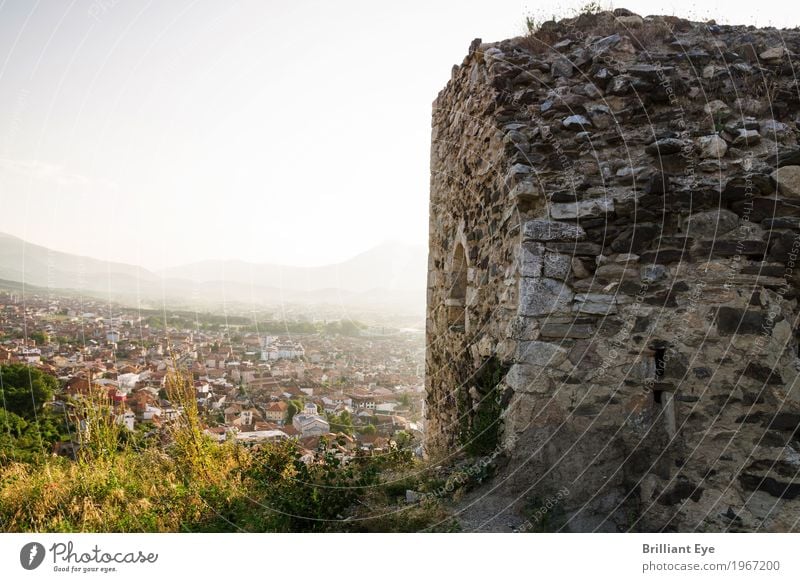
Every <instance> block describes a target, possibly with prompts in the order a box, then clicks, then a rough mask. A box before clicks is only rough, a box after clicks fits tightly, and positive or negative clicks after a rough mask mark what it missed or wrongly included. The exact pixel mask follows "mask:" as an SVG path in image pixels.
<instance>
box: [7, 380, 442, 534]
mask: <svg viewBox="0 0 800 582" xmlns="http://www.w3.org/2000/svg"><path fill="white" fill-rule="evenodd" d="M6 371H7V372H8V370H7V369H6ZM5 377H10V375H9V374H6V375H5ZM188 386H189V384H188V383H187V382H186V380H185V379H183V378H182V377H181V376H180V375H175V376H173V377H172V378H171V379H170V383H169V385H168V392H169V393H170V396H171V399H172V400H173V401H174V402H179V403H180V405H181V406H182V407H183V408H184V415H183V416H182V417H181V420H180V421H179V422H176V423H174V424H172V425H170V427H169V428H168V430H167V431H166V433H165V434H162V435H160V436H159V438H153V437H150V438H149V439H147V438H141V437H139V436H137V435H135V434H132V433H129V432H128V431H126V430H125V429H123V428H122V427H120V426H119V425H117V424H116V423H114V422H113V421H111V420H109V419H110V418H111V417H110V415H108V414H107V411H104V409H103V405H102V403H97V402H95V403H93V405H91V406H88V405H87V406H85V408H84V409H83V411H82V418H83V419H84V423H85V426H88V427H89V430H88V431H87V433H88V435H87V436H86V437H85V438H84V441H83V442H82V447H81V450H80V453H79V455H78V458H77V459H76V460H70V459H67V458H61V457H55V456H52V455H49V454H46V452H44V451H42V452H39V453H37V454H34V453H32V452H31V450H30V448H28V449H24V450H23V449H19V448H14V447H12V448H10V447H9V443H11V444H16V443H17V442H18V441H19V438H29V439H30V438H32V436H33V433H31V434H28V433H27V430H30V427H29V426H27V425H26V427H25V430H24V431H23V433H22V436H21V437H19V438H18V439H17V440H16V441H15V440H14V435H13V434H8V433H7V434H6V441H5V446H4V447H2V448H0V530H3V531H36V532H163V531H183V532H211V531H213V532H233V531H247V532H259V531H275V532H305V531H312V532H313V531H420V530H424V529H426V528H427V529H431V530H442V529H448V530H449V529H453V527H454V526H453V525H452V524H451V523H450V522H449V521H448V519H447V515H446V513H445V512H444V510H443V509H442V508H441V506H440V505H439V503H438V500H436V499H435V498H433V499H427V500H425V501H420V502H415V503H412V504H409V503H406V499H405V492H406V489H408V488H412V489H417V490H420V491H424V490H425V489H426V487H431V488H432V487H434V486H435V484H433V483H428V484H426V483H425V482H424V481H423V480H422V478H421V477H420V476H419V475H422V474H424V473H425V472H424V471H423V470H422V469H423V467H421V466H420V463H421V462H420V461H419V460H416V459H414V458H413V455H412V454H411V452H410V451H409V450H406V449H404V448H403V447H402V446H396V445H395V446H393V447H392V448H391V450H390V451H388V452H387V453H384V454H382V455H376V456H368V455H356V456H355V458H353V459H351V460H349V461H348V462H347V463H342V462H341V461H340V460H339V458H337V455H336V454H334V453H335V452H336V451H337V449H336V448H335V447H334V445H335V443H327V442H325V441H324V440H323V441H322V442H321V443H320V450H319V451H318V452H317V455H316V458H315V460H313V461H310V462H309V460H308V459H307V458H305V459H303V458H301V450H300V449H299V448H298V446H297V445H296V444H295V443H294V442H291V441H286V442H280V443H270V444H266V445H260V446H257V447H252V448H249V447H245V446H243V445H240V444H237V443H235V442H226V443H222V444H219V443H216V442H213V441H211V440H210V439H209V438H208V437H207V436H206V435H205V434H204V433H203V431H202V425H201V422H200V418H199V415H198V411H197V408H196V406H193V398H190V397H188V395H189V394H190V390H189V389H188ZM34 401H35V400H34ZM37 408H38V410H39V413H40V414H41V413H42V412H43V411H42V408H41V407H39V406H38V405H37ZM31 412H33V409H31ZM8 414H12V413H8ZM19 418H22V417H19ZM22 420H23V421H24V419H22ZM27 442H28V441H25V443H27ZM25 443H23V444H25ZM31 446H32V445H31ZM22 453H24V454H22Z"/></svg>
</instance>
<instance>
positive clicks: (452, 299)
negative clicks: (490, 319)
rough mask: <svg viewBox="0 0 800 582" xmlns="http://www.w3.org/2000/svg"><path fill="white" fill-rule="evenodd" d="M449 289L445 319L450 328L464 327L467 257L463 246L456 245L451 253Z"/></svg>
mask: <svg viewBox="0 0 800 582" xmlns="http://www.w3.org/2000/svg"><path fill="white" fill-rule="evenodd" d="M449 276H450V283H449V284H450V287H449V291H448V294H447V303H446V305H447V319H448V324H449V325H450V326H451V327H456V328H460V329H462V330H463V329H464V328H465V327H466V302H467V255H466V252H465V251H464V245H462V244H461V243H458V244H457V245H456V248H455V251H454V252H453V261H452V263H451V268H450V273H449Z"/></svg>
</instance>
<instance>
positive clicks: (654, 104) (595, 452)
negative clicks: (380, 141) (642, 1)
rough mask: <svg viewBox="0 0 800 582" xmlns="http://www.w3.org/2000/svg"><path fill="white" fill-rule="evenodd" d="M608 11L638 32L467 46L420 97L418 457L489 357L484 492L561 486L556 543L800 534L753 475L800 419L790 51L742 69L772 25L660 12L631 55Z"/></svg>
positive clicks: (470, 419)
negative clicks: (429, 119) (423, 148)
mask: <svg viewBox="0 0 800 582" xmlns="http://www.w3.org/2000/svg"><path fill="white" fill-rule="evenodd" d="M616 17H620V18H625V19H626V20H629V21H630V22H631V26H632V27H635V26H639V24H638V23H639V22H640V18H639V17H637V16H636V15H633V14H631V13H630V12H629V11H624V10H617V11H615V12H614V13H610V12H609V13H600V14H596V15H581V16H579V17H577V18H576V19H575V20H574V21H568V22H562V23H555V22H553V23H547V24H546V26H543V28H544V29H545V30H544V33H546V37H547V46H546V47H539V48H537V47H536V46H534V44H535V43H534V41H533V40H532V39H511V40H507V41H502V42H499V43H492V44H481V43H480V42H479V43H478V44H477V45H475V46H474V47H473V48H472V49H471V50H470V52H469V53H468V55H467V57H466V58H465V60H464V62H463V63H462V65H460V66H458V67H455V68H454V69H453V73H452V76H451V80H450V81H449V82H448V84H447V86H446V87H445V88H444V90H443V91H442V92H441V93H440V94H439V96H438V97H437V99H436V102H435V104H434V107H433V135H432V140H431V205H430V213H431V215H430V228H429V233H430V259H429V270H430V273H429V277H428V289H427V293H428V311H427V318H426V337H427V343H428V350H427V352H426V380H425V382H426V389H427V392H428V396H427V406H426V411H427V414H428V418H427V422H426V439H427V441H428V442H427V444H426V446H427V447H428V449H429V450H430V451H437V450H438V451H440V452H446V453H448V454H449V453H452V452H455V451H457V450H458V448H459V446H460V445H461V442H460V439H461V437H462V435H463V434H464V431H467V432H469V429H471V428H475V427H474V426H473V425H472V423H474V422H475V421H476V419H480V418H481V416H480V415H477V414H475V412H477V411H476V410H475V409H474V408H472V409H470V408H467V409H465V408H464V406H465V404H464V403H465V402H466V403H467V404H466V406H469V403H472V404H473V407H474V405H475V402H476V398H478V399H479V397H480V396H481V395H482V394H488V391H489V390H491V388H492V387H491V386H482V387H481V388H480V389H479V388H478V387H476V386H475V382H474V381H473V380H472V379H473V378H475V374H476V370H478V369H480V368H481V366H484V365H487V364H490V365H491V366H492V369H493V370H494V373H493V374H492V377H493V378H497V379H499V384H498V385H497V386H496V388H497V391H498V393H499V394H502V398H501V402H502V404H501V408H502V413H501V414H500V420H501V423H502V427H501V429H500V431H501V436H500V443H501V444H502V446H503V447H506V448H507V455H504V457H506V458H507V460H508V465H507V467H506V468H504V469H502V468H501V469H499V474H498V476H497V478H496V480H495V483H496V484H497V492H496V493H490V494H489V495H490V496H491V495H497V496H498V499H499V498H501V497H502V498H503V499H520V503H521V504H522V503H523V502H524V501H525V500H524V499H523V498H520V497H519V496H520V495H521V494H523V492H525V491H529V490H530V489H531V485H533V484H534V483H535V484H536V487H535V490H536V491H547V490H553V489H558V487H560V486H562V485H563V484H564V483H569V484H570V496H569V499H568V500H567V501H564V503H565V507H564V510H565V514H566V515H569V516H576V519H574V520H572V521H571V522H570V525H569V526H568V529H572V530H584V531H585V530H592V529H594V528H595V527H597V526H598V524H600V523H602V524H605V526H608V527H609V528H611V529H619V530H625V529H627V528H628V527H629V523H630V516H636V519H637V522H636V523H637V524H638V525H637V528H640V529H642V530H644V531H661V530H663V529H664V528H667V529H671V530H677V531H683V530H691V531H695V530H698V529H702V530H704V531H727V530H730V529H733V528H734V526H732V524H734V523H735V524H736V525H735V528H738V529H742V530H748V529H759V530H760V531H765V530H766V531H787V530H788V529H790V528H792V527H795V528H796V523H797V516H798V515H800V499H798V498H790V497H792V496H793V490H791V489H789V491H790V494H789V495H785V494H784V492H785V491H787V485H791V484H792V479H791V478H790V477H788V476H787V475H786V474H784V473H785V472H786V471H787V470H788V469H789V468H788V467H787V466H785V465H781V464H774V463H772V461H775V460H778V455H779V453H778V451H780V450H782V449H784V447H786V446H787V445H789V444H790V443H796V441H797V431H798V425H800V401H798V400H797V397H796V395H794V394H793V393H792V391H793V390H795V391H796V388H793V387H796V385H797V381H798V380H799V379H798V375H800V370H798V367H797V358H796V354H797V353H798V336H797V335H796V334H795V330H794V327H796V325H795V322H796V321H798V320H800V306H798V299H800V270H798V267H797V265H796V264H794V261H797V259H798V257H797V255H798V253H797V252H796V251H797V245H796V242H797V241H796V238H797V235H798V233H800V197H798V193H800V191H798V188H796V187H795V184H794V182H796V181H797V180H796V179H795V178H796V176H795V174H796V173H797V170H796V169H795V168H793V167H795V166H800V147H798V145H797V144H798V138H800V134H798V128H797V107H796V105H797V97H796V96H797V81H796V79H795V77H794V76H793V74H792V67H791V66H790V63H791V61H790V58H793V57H792V55H786V54H781V55H779V54H778V52H777V51H773V52H772V53H768V55H766V57H767V58H763V59H762V58H760V55H761V54H762V53H764V52H765V51H770V50H773V49H775V48H776V47H777V46H779V45H781V46H783V42H778V40H777V38H778V37H777V36H776V34H777V33H776V31H775V30H759V29H756V28H754V27H749V28H748V27H742V26H727V25H726V26H718V25H716V24H713V23H692V22H689V21H686V20H682V19H677V18H669V17H647V18H646V19H643V20H641V22H642V24H641V26H640V27H639V28H635V29H633V30H638V31H639V32H642V33H646V35H647V38H646V39H641V38H640V37H638V36H637V39H639V40H643V41H644V44H647V50H644V48H643V47H642V46H639V45H638V44H636V43H634V42H633V41H632V40H631V38H629V37H630V36H632V35H631V34H630V32H631V31H630V30H628V31H627V32H626V31H624V30H621V29H620V28H619V21H618V20H615V18H616ZM662 28H663V29H664V34H663V35H662V34H653V31H656V32H657V31H660V30H661V29H662ZM615 31H616V33H615V34H611V35H609V34H608V33H609V32H615ZM578 32H580V34H578ZM544 33H543V34H544ZM633 36H636V35H633ZM779 36H781V37H782V39H784V40H785V46H786V47H789V48H790V49H791V50H795V47H796V46H800V31H794V30H782V31H780V35H779ZM568 60H569V61H572V62H571V63H570V62H568ZM764 78H766V79H767V80H768V82H769V87H768V90H769V93H770V94H769V95H768V96H767V95H763V94H761V93H760V92H759V93H755V92H754V91H753V90H752V88H753V87H761V86H762V85H763V80H764ZM759 91H760V90H759ZM567 119H569V120H570V121H569V122H568V123H566V124H565V123H564V122H565V120H567ZM776 168H777V169H778V171H777V172H776V171H775V170H776ZM598 200H609V201H613V206H612V204H611V203H603V205H602V206H598V205H597V204H598V203H597V201H598ZM789 265H793V270H791V271H788V270H787V266H789ZM462 273H466V274H467V276H466V278H465V279H466V282H465V281H464V277H463V276H462V275H461V274H462ZM454 306H457V307H460V309H455V308H454ZM461 306H463V307H461ZM659 362H661V363H659ZM662 364H663V365H662ZM657 369H658V370H660V374H659V377H656V370H657ZM506 372H507V373H506ZM737 419H743V420H737ZM744 419H748V420H744ZM791 446H794V445H791ZM723 450H724V453H723ZM687 451H691V454H688V453H687ZM780 454H781V455H783V456H785V455H784V454H783V453H780ZM783 456H782V457H781V459H780V462H781V463H783V462H786V463H788V462H789V461H787V460H784V459H783ZM704 459H712V460H714V471H715V473H713V474H712V473H710V472H709V468H708V467H709V465H708V463H706V462H704V461H703V460H704ZM792 462H793V461H792ZM742 467H746V468H745V469H742ZM791 469H792V470H793V469H794V467H791ZM781 471H783V472H784V473H782V472H781ZM740 475H741V477H740ZM598 483H602V484H603V491H604V493H603V494H602V495H601V496H598V495H596V494H597V491H598V485H597V484H598ZM754 491H755V492H757V494H756V495H751V494H752V493H753V492H754ZM769 496H772V497H771V498H769V499H767V500H766V501H765V498H767V497H769ZM523 497H524V495H523ZM625 500H627V501H625ZM719 505H724V507H722V509H720V507H719ZM504 507H505V505H504ZM730 507H733V508H734V510H732V513H733V517H730V516H729V515H728V513H727V512H726V511H725V510H726V508H730ZM643 508H647V511H646V512H643V511H642V510H643ZM483 521H485V517H483V518H482V520H481V523H482V522H483ZM590 524H591V525H590ZM605 526H604V527H605Z"/></svg>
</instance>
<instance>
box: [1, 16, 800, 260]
mask: <svg viewBox="0 0 800 582" xmlns="http://www.w3.org/2000/svg"><path fill="white" fill-rule="evenodd" d="M584 3H585V2H583V1H580V2H547V1H543V2H535V3H532V2H520V1H510V0H492V1H487V0H482V1H475V0H459V1H452V2H435V1H428V2H422V1H413V0H412V1H404V2H383V1H379V0H372V1H364V2H359V1H354V0H350V1H336V0H325V1H312V0H293V1H284V2H275V1H272V0H253V1H242V2H235V1H230V0H225V1H221V0H214V1H206V0H196V1H192V0H154V1H144V0H73V1H68V0H44V1H39V2H36V1H34V0H5V1H4V0H0V231H3V232H7V233H10V234H14V235H17V236H20V237H23V238H25V239H27V240H29V241H30V242H34V243H37V244H43V245H47V246H51V247H53V248H56V249H58V250H64V251H67V252H74V253H80V254H85V255H90V256H94V257H98V258H104V259H113V260H120V261H125V262H131V263H137V264H142V265H144V266H147V267H150V268H160V267H162V266H168V265H175V264H179V263H185V262H192V261H196V260H202V259H205V258H239V259H244V260H250V261H258V262H278V263H284V264H298V265H301V264H302V265H309V264H323V263H330V262H334V261H338V260H342V259H345V258H348V257H350V256H352V255H354V254H356V253H358V252H360V251H363V250H366V249H368V248H370V247H372V246H374V245H376V244H379V243H380V242H383V241H385V240H389V239H391V240H400V241H403V242H408V243H412V244H422V245H424V244H426V243H427V209H428V203H427V197H428V155H429V142H430V136H429V132H430V108H431V102H432V101H433V99H434V97H435V96H436V93H437V92H438V91H439V89H440V88H441V87H442V86H443V85H444V84H445V83H446V81H447V80H448V78H449V75H450V69H451V67H452V65H453V64H455V63H460V62H461V60H462V59H463V57H464V55H465V54H466V51H467V47H468V45H469V43H470V41H471V40H472V39H473V38H475V37H481V38H483V39H484V40H485V41H492V40H500V39H502V38H507V37H511V36H516V35H518V34H521V33H522V31H523V27H524V24H523V22H524V16H525V14H526V13H530V12H531V11H532V9H531V8H530V6H535V7H536V8H535V13H536V14H537V15H539V16H540V17H541V16H547V17H549V16H551V15H552V14H556V15H566V14H568V13H569V12H570V9H572V8H574V7H576V6H580V5H582V4H584ZM617 6H626V7H627V8H630V9H632V10H635V11H636V12H639V13H641V14H643V15H645V14H654V13H670V14H677V15H681V16H688V15H692V16H695V17H710V16H711V15H715V16H716V17H717V20H718V21H719V22H730V23H739V22H747V23H753V24H759V25H767V24H775V23H776V22H777V23H779V24H780V25H781V26H796V25H797V24H798V22H799V21H800V17H799V16H798V14H800V8H798V4H797V3H786V4H781V5H779V4H777V3H768V4H765V5H762V6H759V5H757V4H756V3H753V2H746V3H745V2H738V3H737V2H730V1H726V2H702V3H693V2H675V3H672V4H669V3H666V2H655V1H642V2H636V1H631V2H627V3H624V4H617Z"/></svg>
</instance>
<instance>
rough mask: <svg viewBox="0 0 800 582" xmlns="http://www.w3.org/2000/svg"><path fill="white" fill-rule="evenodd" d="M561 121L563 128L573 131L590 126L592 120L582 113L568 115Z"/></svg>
mask: <svg viewBox="0 0 800 582" xmlns="http://www.w3.org/2000/svg"><path fill="white" fill-rule="evenodd" d="M562 123H563V125H564V127H565V128H567V129H572V130H574V131H583V130H586V129H589V128H591V127H592V122H591V121H589V120H588V119H586V118H585V117H584V116H583V115H570V116H569V117H567V118H566V119H564V121H563V122H562Z"/></svg>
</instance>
